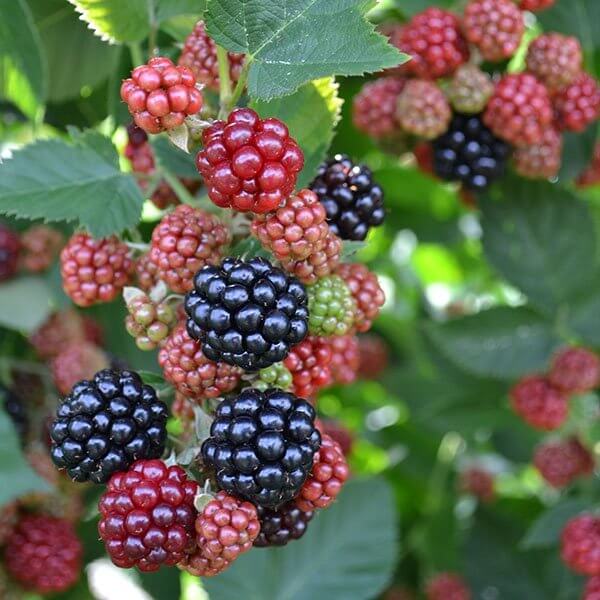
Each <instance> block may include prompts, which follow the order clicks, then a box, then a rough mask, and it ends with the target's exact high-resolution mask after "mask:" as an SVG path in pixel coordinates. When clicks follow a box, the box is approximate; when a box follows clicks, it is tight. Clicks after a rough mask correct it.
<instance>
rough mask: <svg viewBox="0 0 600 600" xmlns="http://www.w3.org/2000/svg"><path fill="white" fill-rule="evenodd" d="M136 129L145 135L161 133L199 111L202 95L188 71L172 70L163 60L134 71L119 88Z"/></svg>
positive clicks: (172, 66) (174, 67)
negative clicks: (138, 128) (141, 130)
mask: <svg viewBox="0 0 600 600" xmlns="http://www.w3.org/2000/svg"><path fill="white" fill-rule="evenodd" d="M121 99H122V100H123V102H126V103H127V107H128V108H129V112H130V113H131V114H132V115H133V119H134V120H135V122H136V125H137V126H138V127H140V128H141V129H143V130H144V131H147V132H148V133H160V132H161V131H165V130H167V129H173V128H174V127H178V126H179V125H182V124H183V121H184V119H185V117H186V116H188V115H193V114H195V113H197V112H198V111H199V110H200V109H201V108H202V94H201V93H200V91H199V90H197V89H196V78H195V77H194V74H193V73H192V72H191V71H190V69H188V68H187V67H182V66H175V65H174V64H173V62H172V61H171V60H170V59H169V58H166V57H164V56H157V57H154V58H151V59H150V60H149V61H148V64H146V65H141V66H139V67H136V68H135V69H134V70H133V71H132V72H131V78H130V79H125V81H123V83H122V85H121Z"/></svg>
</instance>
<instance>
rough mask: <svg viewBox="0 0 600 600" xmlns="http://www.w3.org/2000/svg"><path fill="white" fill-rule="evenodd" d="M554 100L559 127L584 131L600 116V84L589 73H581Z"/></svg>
mask: <svg viewBox="0 0 600 600" xmlns="http://www.w3.org/2000/svg"><path fill="white" fill-rule="evenodd" d="M552 101H553V103H554V109H555V111H556V122H557V123H558V126H559V128H560V129H566V130H567V131H575V132H582V131H584V130H585V128H586V127H587V126H588V125H590V124H591V123H593V122H594V121H596V120H597V119H598V117H599V116H600V85H598V82H597V81H596V80H595V79H594V78H593V77H592V76H591V75H589V74H588V73H580V74H579V76H578V77H577V78H576V79H575V80H574V81H573V82H572V83H571V84H569V85H568V86H566V87H564V88H562V89H561V90H559V91H558V92H557V93H556V95H555V96H554V97H553V98H552Z"/></svg>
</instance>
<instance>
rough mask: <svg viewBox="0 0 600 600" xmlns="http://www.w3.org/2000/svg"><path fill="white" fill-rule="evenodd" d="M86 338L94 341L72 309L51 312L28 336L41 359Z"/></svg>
mask: <svg viewBox="0 0 600 600" xmlns="http://www.w3.org/2000/svg"><path fill="white" fill-rule="evenodd" d="M86 340H87V341H89V342H93V343H94V342H95V341H96V340H94V339H91V338H90V337H89V335H88V332H87V331H86V328H85V322H84V320H83V319H82V317H81V316H80V315H79V314H78V313H77V312H75V311H74V310H63V311H60V312H55V313H52V314H51V315H50V316H49V317H48V318H47V319H46V320H45V321H44V322H43V323H42V324H41V325H40V326H39V327H38V328H37V329H36V330H35V331H34V332H33V333H32V334H31V337H30V338H29V341H30V343H31V345H32V346H33V347H34V348H35V351H36V352H37V354H38V356H39V357H40V358H41V359H43V360H47V359H49V358H53V357H55V356H57V355H58V354H60V353H61V352H62V351H63V350H65V349H66V348H68V347H69V346H72V345H76V344H78V343H81V342H83V341H86Z"/></svg>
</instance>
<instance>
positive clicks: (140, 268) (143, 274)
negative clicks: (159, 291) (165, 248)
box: [135, 253, 160, 292]
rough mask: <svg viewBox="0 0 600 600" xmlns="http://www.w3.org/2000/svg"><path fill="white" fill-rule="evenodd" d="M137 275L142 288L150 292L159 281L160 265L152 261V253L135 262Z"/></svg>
mask: <svg viewBox="0 0 600 600" xmlns="http://www.w3.org/2000/svg"><path fill="white" fill-rule="evenodd" d="M135 275H136V280H137V283H138V285H139V286H140V288H142V289H143V290H144V291H145V292H149V291H150V290H151V289H152V288H153V287H154V286H155V285H156V284H157V283H158V282H159V281H160V273H159V271H158V265H157V264H156V263H154V262H152V260H151V259H150V253H148V254H144V255H143V256H140V258H138V260H137V261H136V262H135Z"/></svg>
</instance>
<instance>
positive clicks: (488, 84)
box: [447, 64, 494, 114]
mask: <svg viewBox="0 0 600 600" xmlns="http://www.w3.org/2000/svg"><path fill="white" fill-rule="evenodd" d="M493 93H494V84H493V83H492V78H491V77H490V76H489V75H488V74H487V73H485V72H484V71H482V70H481V69H480V68H479V67H478V66H476V65H472V64H467V65H463V66H462V67H460V68H459V69H458V71H456V73H455V74H454V77H453V78H452V80H451V81H450V85H449V86H448V93H447V96H448V100H450V104H452V106H453V107H454V109H455V110H456V111H458V112H459V113H463V114H476V113H480V112H481V111H483V109H484V108H485V106H486V104H487V103H488V100H489V99H490V98H491V97H492V94H493Z"/></svg>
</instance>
